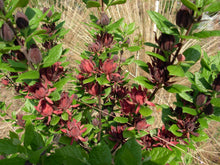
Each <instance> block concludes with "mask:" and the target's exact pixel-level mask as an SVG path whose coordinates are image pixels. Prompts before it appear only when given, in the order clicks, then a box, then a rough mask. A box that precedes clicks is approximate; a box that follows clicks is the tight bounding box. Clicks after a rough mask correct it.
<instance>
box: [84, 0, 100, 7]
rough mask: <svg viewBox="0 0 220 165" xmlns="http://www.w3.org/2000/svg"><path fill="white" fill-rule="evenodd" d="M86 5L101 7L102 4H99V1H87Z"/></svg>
mask: <svg viewBox="0 0 220 165" xmlns="http://www.w3.org/2000/svg"><path fill="white" fill-rule="evenodd" d="M86 7H87V8H91V7H100V4H99V2H97V1H87V3H86Z"/></svg>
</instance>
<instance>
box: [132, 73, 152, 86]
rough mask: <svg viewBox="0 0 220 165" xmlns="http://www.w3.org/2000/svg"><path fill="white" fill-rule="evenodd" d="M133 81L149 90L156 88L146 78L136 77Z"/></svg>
mask: <svg viewBox="0 0 220 165" xmlns="http://www.w3.org/2000/svg"><path fill="white" fill-rule="evenodd" d="M133 80H134V81H136V82H137V83H138V84H140V85H142V86H143V87H145V88H147V89H153V88H154V85H153V84H152V83H151V82H150V81H149V80H148V79H147V78H146V77H144V76H138V77H135V78H134V79H133Z"/></svg>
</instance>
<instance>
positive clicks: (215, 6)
mask: <svg viewBox="0 0 220 165" xmlns="http://www.w3.org/2000/svg"><path fill="white" fill-rule="evenodd" d="M219 10H220V1H217V0H216V1H215V2H212V3H211V4H210V5H209V6H208V7H207V8H206V9H205V10H204V11H209V12H217V11H219Z"/></svg>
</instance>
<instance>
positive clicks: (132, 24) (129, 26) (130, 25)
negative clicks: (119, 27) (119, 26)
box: [126, 22, 135, 35]
mask: <svg viewBox="0 0 220 165" xmlns="http://www.w3.org/2000/svg"><path fill="white" fill-rule="evenodd" d="M134 31H135V23H134V22H133V23H130V24H129V25H128V27H127V30H126V33H127V35H130V34H132V33H133V32H134Z"/></svg>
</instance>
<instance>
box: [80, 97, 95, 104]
mask: <svg viewBox="0 0 220 165" xmlns="http://www.w3.org/2000/svg"><path fill="white" fill-rule="evenodd" d="M81 100H82V101H83V102H85V103H88V104H93V103H95V102H96V101H97V100H96V99H95V98H94V99H92V98H91V96H83V97H82V98H81Z"/></svg>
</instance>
